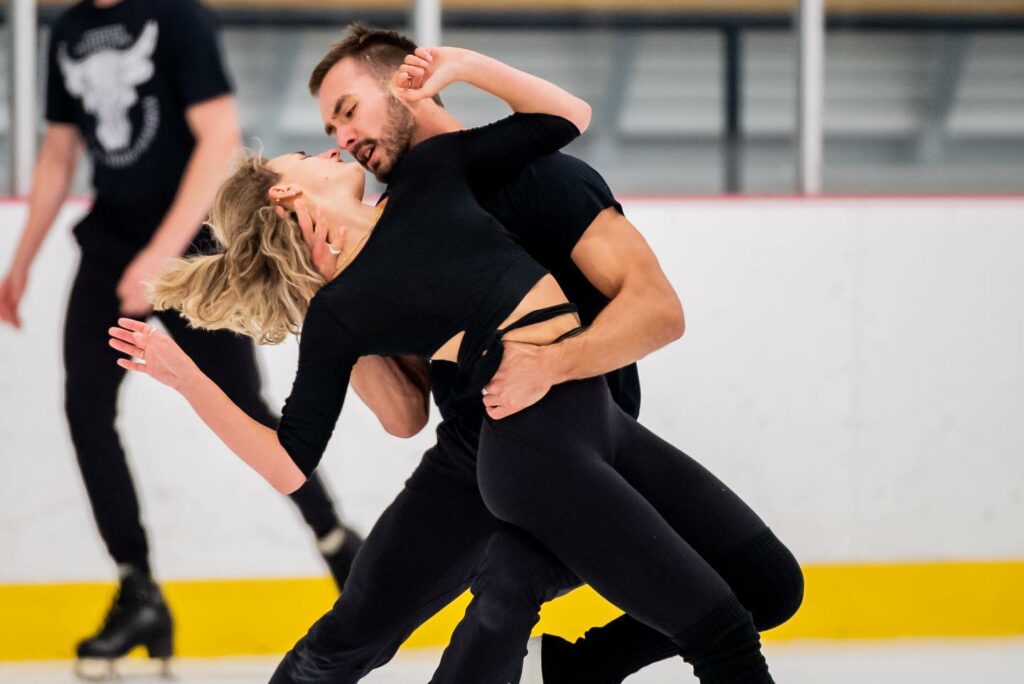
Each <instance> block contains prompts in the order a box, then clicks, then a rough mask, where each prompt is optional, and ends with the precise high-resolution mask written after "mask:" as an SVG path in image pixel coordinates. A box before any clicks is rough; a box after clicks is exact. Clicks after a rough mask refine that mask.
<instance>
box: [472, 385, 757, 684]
mask: <svg viewBox="0 0 1024 684" xmlns="http://www.w3.org/2000/svg"><path fill="white" fill-rule="evenodd" d="M478 459H479V460H478V466H477V476H478V480H479V484H480V490H481V494H482V496H483V500H484V503H485V504H486V505H487V507H488V508H489V509H490V510H491V512H492V513H494V515H495V516H497V517H498V518H499V519H501V520H503V521H505V522H507V523H510V524H512V525H515V526H517V527H519V528H521V529H523V530H525V531H526V532H527V533H529V534H530V535H531V536H533V537H534V538H535V539H537V540H538V541H539V542H540V543H541V544H543V545H544V546H545V547H547V549H549V550H550V551H551V553H553V554H554V555H555V556H557V557H558V558H559V559H561V561H562V562H564V563H565V565H566V566H567V567H568V568H569V569H570V570H571V571H572V572H573V573H574V574H575V575H577V576H578V577H580V578H581V579H582V580H583V581H585V582H587V583H588V584H590V585H591V586H592V587H593V588H594V589H595V590H596V591H597V592H598V593H599V594H601V595H602V596H604V597H605V598H606V599H608V600H609V601H611V602H612V603H613V604H615V605H616V606H618V607H619V608H621V609H622V610H624V611H625V612H626V613H628V614H629V615H631V616H632V617H633V618H636V619H637V620H639V621H640V622H642V623H644V624H646V625H648V626H650V627H652V628H654V629H656V630H657V631H659V632H661V633H662V634H664V635H666V636H668V637H669V639H671V640H672V642H673V643H674V644H675V646H676V647H677V648H678V652H679V653H681V654H682V655H683V657H684V658H686V659H687V660H688V661H689V662H690V663H691V664H692V665H693V666H694V670H695V672H696V674H697V675H698V676H699V677H701V678H702V681H706V682H716V683H717V682H722V683H724V682H737V683H739V682H743V683H744V684H759V683H762V682H771V681H772V680H771V677H770V675H769V674H768V668H767V665H766V664H765V662H764V658H763V657H762V655H761V653H760V645H759V641H758V636H757V632H756V630H755V627H754V624H753V622H752V620H751V615H750V613H749V612H748V611H747V609H746V608H745V607H744V606H743V605H742V604H741V602H740V600H739V599H738V598H737V596H736V594H735V593H734V591H733V589H732V588H731V587H730V585H729V583H728V582H727V581H726V580H725V579H723V577H722V576H721V575H720V574H719V573H718V572H717V571H716V570H715V569H714V568H713V567H712V566H711V565H710V564H709V563H708V561H707V560H706V559H705V558H704V557H703V556H702V555H701V553H700V551H698V549H699V548H701V547H702V546H703V547H705V548H709V547H713V546H714V545H715V541H714V540H713V539H708V538H705V537H709V536H712V535H721V534H725V535H726V536H727V537H730V538H731V539H733V540H734V541H735V540H736V538H737V537H736V536H734V535H729V534H728V529H729V526H730V524H734V525H736V526H737V527H744V528H746V529H751V520H750V519H749V518H748V516H752V515H753V514H752V513H750V512H749V508H747V507H746V506H742V507H737V508H735V510H736V519H735V520H733V521H729V520H722V519H720V518H716V519H714V520H711V519H710V516H721V515H722V510H728V507H725V506H720V505H715V503H716V497H717V498H720V499H722V500H723V501H724V500H726V499H728V500H730V501H731V500H732V499H734V498H735V495H734V494H733V493H732V492H730V491H729V490H728V489H727V488H725V487H724V486H722V485H721V483H720V482H718V480H716V479H715V478H713V477H711V478H704V479H702V480H701V481H700V484H701V485H702V486H703V487H704V488H705V489H706V491H692V492H689V493H688V494H689V496H687V495H686V494H684V493H682V492H680V491H679V490H678V488H677V487H676V485H677V483H678V478H675V477H668V475H669V473H667V472H666V469H671V468H673V467H676V466H674V465H673V464H678V463H680V460H681V459H686V460H688V459H687V457H686V456H685V455H684V454H682V453H681V452H680V451H678V450H677V449H675V448H674V447H673V446H671V445H670V444H668V443H667V442H665V441H664V440H662V439H660V438H659V437H657V436H656V435H654V434H653V433H652V432H650V431H649V430H647V429H646V428H644V427H643V426H641V425H640V424H639V423H637V422H636V421H635V420H634V419H633V418H631V417H630V416H628V415H626V414H625V413H624V412H623V411H622V410H621V409H619V408H618V406H616V405H615V403H614V401H612V398H611V395H610V393H609V391H608V387H607V384H606V383H605V382H604V381H603V380H602V379H599V378H597V379H591V380H584V381H578V382H571V383H566V384H563V385H558V386H556V387H554V388H552V390H551V391H550V392H549V393H548V395H547V396H546V397H545V398H544V399H543V400H541V401H540V402H538V403H537V404H535V405H534V406H531V407H529V408H527V409H525V410H523V411H521V412H519V413H517V414H514V415H512V416H510V417H508V418H505V419H502V420H500V421H493V420H489V419H488V420H487V421H486V422H485V424H484V427H483V431H482V433H481V437H480V445H479V456H478ZM666 516H668V517H669V518H675V517H677V516H678V517H680V518H683V519H685V520H670V519H667V518H666ZM755 519H756V518H755ZM702 522H706V523H708V524H706V525H704V524H702ZM711 523H713V524H711ZM679 524H683V525H685V527H686V529H689V530H690V531H691V534H688V535H686V536H685V537H684V535H682V534H681V533H680V532H679V530H678V529H677V526H678V525H679ZM756 528H758V529H760V528H763V523H761V524H760V525H758V526H757V527H756Z"/></svg>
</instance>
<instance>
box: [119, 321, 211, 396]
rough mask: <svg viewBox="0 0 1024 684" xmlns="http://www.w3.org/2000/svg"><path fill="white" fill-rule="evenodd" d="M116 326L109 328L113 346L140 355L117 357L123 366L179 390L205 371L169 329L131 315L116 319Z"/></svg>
mask: <svg viewBox="0 0 1024 684" xmlns="http://www.w3.org/2000/svg"><path fill="white" fill-rule="evenodd" d="M117 326H119V327H117ZM117 326H115V327H113V328H111V329H110V330H109V332H110V346H111V347H113V348H114V349H116V350H117V351H119V352H122V353H124V354H127V355H128V356H132V357H135V358H137V359H139V361H132V360H131V359H118V360H117V365H119V366H120V367H121V368H126V369H128V370H132V371H137V372H139V373H145V374H146V375H148V376H150V377H152V378H155V379H156V380H159V381H160V382H162V383H163V384H165V385H167V386H168V387H170V388H172V389H175V390H178V391H179V392H180V391H181V390H182V388H183V387H184V386H185V384H186V383H188V382H190V381H191V380H192V379H193V378H195V377H196V376H197V375H201V374H202V372H201V371H200V370H199V368H198V366H196V364H195V362H193V361H192V359H191V358H189V355H188V354H186V353H185V352H184V351H182V349H181V347H179V346H178V344H177V343H176V342H175V341H174V340H173V339H171V338H170V336H168V335H167V334H166V333H163V332H160V331H159V330H157V329H156V328H153V327H152V326H149V325H146V324H145V323H143V322H142V321H135V320H132V319H131V318H119V319H117ZM140 362H141V363H140Z"/></svg>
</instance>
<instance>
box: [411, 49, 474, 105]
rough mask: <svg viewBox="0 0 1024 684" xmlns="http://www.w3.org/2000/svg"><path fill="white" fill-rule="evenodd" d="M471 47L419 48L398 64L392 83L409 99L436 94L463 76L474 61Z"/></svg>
mask: <svg viewBox="0 0 1024 684" xmlns="http://www.w3.org/2000/svg"><path fill="white" fill-rule="evenodd" d="M475 54H476V53H474V52H473V51H471V50H464V49H462V48H454V47H433V48H422V47H421V48H416V52H415V54H411V55H406V57H405V64H403V65H402V66H400V67H398V71H396V72H395V77H394V79H393V81H392V85H393V86H394V88H395V90H396V91H397V93H398V95H399V96H400V97H401V98H402V99H404V100H405V101H406V102H410V103H414V102H419V101H420V100H424V99H426V98H428V97H434V96H435V95H437V94H438V93H439V92H441V91H442V90H444V89H445V87H447V86H448V85H451V84H452V83H455V82H456V81H461V80H462V79H463V73H464V69H466V68H467V66H468V65H469V63H470V62H471V61H472V58H473V55H475Z"/></svg>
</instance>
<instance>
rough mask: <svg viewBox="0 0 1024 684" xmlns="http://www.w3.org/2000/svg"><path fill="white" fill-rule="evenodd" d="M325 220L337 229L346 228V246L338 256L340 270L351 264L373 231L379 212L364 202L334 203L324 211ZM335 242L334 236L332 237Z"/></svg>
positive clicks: (324, 208)
mask: <svg viewBox="0 0 1024 684" xmlns="http://www.w3.org/2000/svg"><path fill="white" fill-rule="evenodd" d="M322 212H323V217H324V220H325V221H326V222H327V225H329V226H335V228H336V229H341V228H345V244H344V245H343V246H342V248H341V254H339V255H338V260H337V267H338V269H339V272H340V270H341V269H342V268H343V267H345V266H347V265H348V264H350V263H351V262H352V260H353V259H354V258H355V256H356V254H357V253H358V252H359V251H361V250H362V248H363V245H365V244H366V240H367V239H368V238H369V236H370V232H371V231H372V230H373V226H374V221H375V218H376V213H377V210H376V208H375V207H373V206H370V205H369V204H363V203H362V202H356V201H352V202H346V203H344V204H342V203H332V205H331V206H327V207H323V209H322ZM330 239H331V240H334V239H335V237H334V236H330Z"/></svg>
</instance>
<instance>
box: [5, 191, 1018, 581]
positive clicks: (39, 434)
mask: <svg viewBox="0 0 1024 684" xmlns="http://www.w3.org/2000/svg"><path fill="white" fill-rule="evenodd" d="M83 210H84V205H83V204H81V203H73V204H72V205H70V206H69V207H68V208H67V209H66V210H65V212H64V213H63V214H62V217H61V220H60V223H59V225H58V226H56V227H55V228H54V231H53V234H52V235H51V237H50V239H49V240H48V242H47V243H46V245H45V246H44V248H43V251H42V253H41V255H40V257H39V259H38V261H37V264H36V266H35V269H34V271H33V273H32V281H31V283H30V286H29V291H28V294H27V296H26V299H25V301H24V303H23V307H22V318H23V321H24V323H25V328H24V329H23V330H22V331H21V332H18V333H15V332H13V331H12V330H11V329H10V328H8V327H4V328H2V329H0V352H2V353H0V468H2V473H3V477H0V557H2V558H3V559H4V562H3V563H0V582H22V581H31V582H37V581H38V582H49V581H66V580H90V579H108V578H109V577H110V576H111V567H110V563H109V560H108V559H107V556H106V553H105V551H104V549H103V546H102V544H101V542H100V540H99V537H98V535H97V533H96V532H95V530H94V526H93V521H92V518H91V514H90V512H89V509H88V505H87V502H86V499H85V494H84V490H83V489H82V487H81V484H80V482H79V477H78V472H77V467H76V465H75V462H74V455H73V453H72V452H71V448H70V443H69V440H68V437H67V429H66V427H65V425H64V421H63V414H62V401H63V399H62V383H63V370H62V367H61V357H60V349H61V339H60V335H61V326H62V324H63V316H64V306H65V302H66V297H67V291H68V288H69V285H70V279H71V276H72V273H73V270H74V266H75V263H76V261H77V258H78V256H77V251H76V248H75V246H74V243H73V240H72V239H71V237H70V230H69V228H70V225H71V223H72V222H73V219H74V217H75V216H77V215H79V214H80V213H81V212H82V211H83ZM626 211H627V213H628V214H629V216H630V217H631V218H632V219H633V221H634V222H635V223H636V224H637V226H638V227H639V228H640V229H641V230H642V231H643V233H644V234H645V235H646V236H647V238H648V239H649V241H650V242H651V244H652V245H653V246H654V248H655V250H656V252H657V253H658V255H659V257H660V259H661V261H662V264H663V266H664V267H665V269H666V271H667V272H668V274H669V277H670V278H671V280H672V282H673V283H674V284H675V286H676V288H677V289H678V291H679V294H680V296H681V298H682V300H683V304H684V307H685V309H686V316H687V332H686V335H685V337H684V338H683V339H682V340H681V341H680V342H678V343H677V344H675V345H673V346H672V347H670V348H668V349H665V350H662V351H661V352H658V353H657V354H654V355H652V356H651V357H650V358H648V359H645V360H644V361H643V362H642V363H641V376H642V380H643V384H644V385H643V386H644V403H643V411H642V414H641V418H642V420H643V422H644V423H645V424H647V425H648V426H649V427H651V428H652V429H654V430H655V431H656V432H658V433H660V434H661V435H663V436H664V437H666V438H667V439H669V440H670V441H672V442H673V443H675V444H677V445H678V446H680V447H681V448H682V449H683V450H685V451H687V452H688V453H690V454H691V455H693V456H694V457H696V458H697V459H698V460H700V461H701V462H703V463H704V464H705V465H707V466H708V467H709V468H710V469H711V470H712V471H714V472H715V473H716V474H718V475H719V476H720V477H721V478H722V479H723V480H724V481H725V482H726V483H727V484H729V485H730V486H731V487H732V488H733V489H735V490H736V491H737V492H738V493H740V494H741V495H742V496H743V497H744V498H745V499H746V500H747V501H748V502H749V503H750V504H751V505H752V506H753V507H754V508H755V509H756V510H757V511H758V512H759V513H760V514H761V516H762V517H763V518H764V519H765V520H766V521H767V522H768V523H769V524H770V525H771V526H772V527H773V528H774V529H775V530H776V531H777V532H778V534H779V535H780V536H781V537H782V538H783V539H784V541H786V542H787V543H788V544H789V545H790V546H791V547H792V548H793V549H794V551H795V552H796V554H797V555H798V557H799V558H800V559H801V561H803V562H805V563H815V562H848V561H871V560H883V561H900V560H941V559H993V558H1021V557H1024V535H1022V534H1021V533H1020V530H1019V525H1020V521H1021V520H1024V459H1022V458H1021V454H1022V453H1024V421H1022V420H1021V419H1020V417H1019V414H1020V411H1021V408H1022V407H1024V307H1022V306H1021V303H1022V302H1024V200H1012V199H1006V200H995V199H989V200H981V199H978V200H957V199H950V200H938V199H936V200H917V199H893V200H814V201H800V200H782V199H780V200H744V201H728V200H699V201H684V200H672V201H668V200H646V201H645V200H635V201H630V202H627V203H626ZM24 214H25V208H24V206H23V205H20V204H16V203H2V204H0V262H2V265H3V266H4V267H6V263H7V261H8V260H9V255H10V254H11V252H12V250H13V247H14V244H15V241H16V239H17V235H18V232H19V230H20V227H21V222H22V220H23V218H24ZM261 355H262V361H263V367H264V377H265V379H266V380H267V387H266V391H265V394H266V396H267V397H268V398H270V400H271V404H272V406H274V407H279V406H280V405H281V403H282V402H283V399H284V397H285V396H286V394H287V392H288V390H289V388H290V386H291V378H292V373H293V371H294V363H295V345H294V343H288V344H286V345H283V346H282V347H278V348H263V349H262V350H261ZM435 417H436V416H435ZM120 425H121V426H122V435H123V441H124V443H125V445H126V447H127V448H128V450H129V453H130V458H131V461H132V463H133V466H134V473H135V477H136V482H137V483H138V485H139V487H140V489H141V492H142V499H143V511H144V516H145V521H146V524H147V526H148V528H149V530H150V543H151V547H152V549H153V553H154V564H155V566H156V569H157V572H158V573H159V575H160V576H162V577H164V578H209V577H255V576H293V575H313V574H322V572H323V569H322V566H321V565H320V564H319V561H318V558H317V556H316V553H315V551H314V549H313V546H312V544H311V543H310V538H309V534H308V532H306V531H305V529H304V526H303V525H302V523H301V521H300V519H299V517H298V514H297V512H295V510H294V508H293V507H291V506H290V504H289V503H288V502H287V501H285V500H284V499H283V498H282V497H280V496H279V495H277V494H276V493H275V492H274V491H273V490H272V489H271V488H270V487H269V486H268V485H266V484H264V483H263V482H262V481H261V480H259V478H258V477H257V476H255V475H254V474H252V473H250V472H249V471H248V470H247V469H246V468H245V466H243V465H242V464H241V463H239V462H236V461H235V460H234V457H233V456H232V455H231V454H230V453H229V452H227V450H226V449H225V448H223V447H222V446H220V444H219V442H218V441H217V440H216V438H215V437H213V436H212V434H210V433H209V431H208V430H207V428H206V427H205V426H204V425H203V424H202V423H201V422H200V421H199V420H198V419H197V418H195V417H194V416H193V415H192V414H191V411H190V409H189V407H188V406H187V404H185V402H184V400H182V399H181V398H180V397H178V396H177V395H175V394H174V393H173V392H172V391H170V390H167V389H165V388H164V387H162V386H160V385H157V384H156V383H155V382H152V381H150V380H149V379H147V378H141V377H136V378H130V379H129V380H128V381H127V382H126V384H125V386H124V390H123V392H122V395H121V413H120ZM432 436H433V435H432V431H431V430H429V429H428V430H426V431H424V433H423V434H421V435H420V436H419V437H417V438H414V439H412V440H399V439H396V438H393V437H390V436H388V435H386V434H385V433H384V432H383V431H382V430H381V429H380V428H379V426H378V425H377V423H376V421H375V419H374V418H373V417H372V415H370V414H369V412H368V411H367V410H366V409H365V407H363V406H362V405H361V404H360V403H359V401H358V399H356V398H355V397H354V395H352V399H351V400H350V401H349V402H348V404H347V406H346V408H345V410H344V411H343V415H342V418H341V421H340V423H339V426H338V428H337V430H336V432H335V439H334V440H333V442H332V443H331V446H330V448H329V452H328V454H327V457H326V458H325V461H324V464H323V466H322V471H323V472H324V474H325V475H326V477H327V478H328V480H329V482H330V484H331V485H332V487H333V491H334V492H335V494H336V496H337V498H338V499H339V500H340V501H341V502H342V505H343V510H344V512H345V513H346V515H347V516H348V517H349V518H350V519H351V521H352V522H353V524H354V525H355V526H356V527H357V528H358V529H360V530H362V531H364V532H365V531H367V530H368V529H369V528H370V526H371V525H372V524H373V522H374V520H375V519H376V517H377V516H378V515H379V514H380V512H381V510H383V508H384V507H385V506H386V505H387V504H388V502H389V501H390V500H391V499H392V498H393V497H394V495H395V494H396V493H397V492H398V490H399V489H400V488H401V486H402V482H403V481H404V479H405V478H406V477H407V476H408V474H409V473H410V472H411V471H412V469H413V467H414V466H415V464H416V463H417V462H418V458H419V455H420V454H421V453H422V452H423V450H424V449H425V448H426V447H428V446H429V445H430V444H431V442H432Z"/></svg>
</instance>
